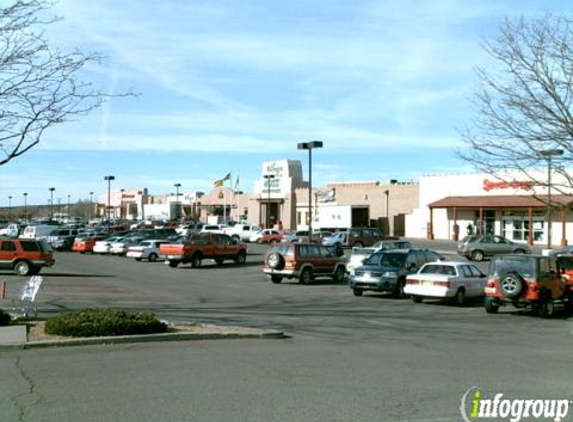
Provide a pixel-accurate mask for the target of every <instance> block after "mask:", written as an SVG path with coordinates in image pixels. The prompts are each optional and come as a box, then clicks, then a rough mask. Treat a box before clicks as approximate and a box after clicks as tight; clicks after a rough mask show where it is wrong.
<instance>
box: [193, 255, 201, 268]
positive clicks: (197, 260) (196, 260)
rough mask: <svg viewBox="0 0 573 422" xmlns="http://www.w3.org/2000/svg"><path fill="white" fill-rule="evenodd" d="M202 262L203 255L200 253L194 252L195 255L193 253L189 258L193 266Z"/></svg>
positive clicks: (195, 266) (197, 265)
mask: <svg viewBox="0 0 573 422" xmlns="http://www.w3.org/2000/svg"><path fill="white" fill-rule="evenodd" d="M202 262H203V257H202V256H201V254H200V253H196V254H195V255H193V258H191V266H192V267H193V268H197V267H200V266H201V264H202Z"/></svg>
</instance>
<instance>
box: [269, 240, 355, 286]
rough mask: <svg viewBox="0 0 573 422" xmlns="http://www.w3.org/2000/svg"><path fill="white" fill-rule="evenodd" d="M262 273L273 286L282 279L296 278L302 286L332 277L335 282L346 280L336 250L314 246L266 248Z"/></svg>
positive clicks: (312, 244)
mask: <svg viewBox="0 0 573 422" xmlns="http://www.w3.org/2000/svg"><path fill="white" fill-rule="evenodd" d="M263 271H264V273H265V274H267V275H269V276H270V278H271V281H272V282H273V283H280V282H281V281H282V280H283V278H284V277H286V278H289V279H291V278H298V280H299V282H300V283H301V284H309V283H310V282H312V280H313V279H314V278H316V277H331V278H333V279H334V281H338V282H343V281H344V279H345V278H346V270H345V267H344V263H343V262H341V261H340V255H339V254H337V253H336V250H335V249H334V248H332V247H330V246H324V245H319V244H316V243H277V244H275V245H273V246H271V247H269V249H268V250H267V253H266V255H265V261H264V268H263Z"/></svg>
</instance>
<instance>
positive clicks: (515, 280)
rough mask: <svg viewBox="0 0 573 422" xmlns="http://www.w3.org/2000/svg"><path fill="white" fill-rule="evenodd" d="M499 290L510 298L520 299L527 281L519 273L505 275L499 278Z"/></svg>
mask: <svg viewBox="0 0 573 422" xmlns="http://www.w3.org/2000/svg"><path fill="white" fill-rule="evenodd" d="M499 289H500V290H501V291H502V293H503V294H504V295H505V296H506V297H508V298H516V297H518V296H519V295H520V294H521V293H522V292H523V290H524V289H525V280H523V278H522V277H521V276H520V275H519V274H517V273H505V274H502V275H501V276H500V277H499Z"/></svg>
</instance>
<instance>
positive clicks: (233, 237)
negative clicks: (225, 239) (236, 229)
mask: <svg viewBox="0 0 573 422" xmlns="http://www.w3.org/2000/svg"><path fill="white" fill-rule="evenodd" d="M231 239H233V240H236V241H237V242H238V241H239V240H241V237H240V236H238V235H236V234H234V235H233V236H231Z"/></svg>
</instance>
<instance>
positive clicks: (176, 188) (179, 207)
mask: <svg viewBox="0 0 573 422" xmlns="http://www.w3.org/2000/svg"><path fill="white" fill-rule="evenodd" d="M173 186H175V209H176V211H175V218H177V220H179V218H180V215H179V210H180V209H181V206H180V205H179V188H180V187H181V183H175V184H174V185H173Z"/></svg>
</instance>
